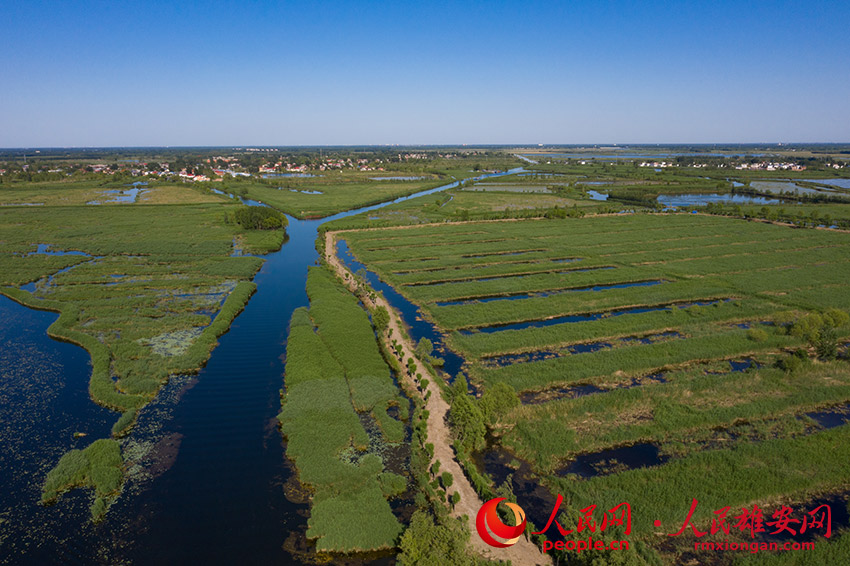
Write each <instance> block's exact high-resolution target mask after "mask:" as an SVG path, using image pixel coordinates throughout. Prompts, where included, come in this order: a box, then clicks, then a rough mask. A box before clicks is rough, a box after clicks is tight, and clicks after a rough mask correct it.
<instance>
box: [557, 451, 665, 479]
mask: <svg viewBox="0 0 850 566" xmlns="http://www.w3.org/2000/svg"><path fill="white" fill-rule="evenodd" d="M667 459H668V458H667V456H662V455H661V454H660V453H659V449H658V446H657V445H656V444H653V443H650V442H644V443H640V444H632V445H631V446H622V447H620V448H609V449H608V450H601V451H599V452H592V453H590V454H579V455H578V456H576V457H575V459H574V460H573V461H572V462H570V463H569V464H567V465H566V466H564V467H563V468H561V469H560V470H558V471H557V472H556V474H557V475H559V476H565V475H567V474H575V475H577V476H579V477H581V478H592V477H596V476H601V475H608V474H613V473H618V472H622V471H626V470H635V469H638V468H648V467H650V466H659V465H661V464H663V463H665V462H666V461H667Z"/></svg>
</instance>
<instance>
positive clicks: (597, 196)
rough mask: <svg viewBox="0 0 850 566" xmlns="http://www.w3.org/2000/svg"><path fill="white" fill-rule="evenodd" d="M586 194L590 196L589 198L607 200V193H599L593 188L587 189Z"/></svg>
mask: <svg viewBox="0 0 850 566" xmlns="http://www.w3.org/2000/svg"><path fill="white" fill-rule="evenodd" d="M587 196H588V197H590V200H608V193H600V192H599V191H594V190H593V189H591V190H589V191H587Z"/></svg>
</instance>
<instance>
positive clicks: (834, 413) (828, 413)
mask: <svg viewBox="0 0 850 566" xmlns="http://www.w3.org/2000/svg"><path fill="white" fill-rule="evenodd" d="M806 416H807V417H809V418H811V419H813V420H814V421H815V422H816V423H818V424H819V425H820V426H822V427H823V428H835V427H837V426H841V425H845V424H847V423H850V404H848V403H845V404H844V405H839V406H837V407H834V408H832V409H827V410H824V411H817V412H813V413H806Z"/></svg>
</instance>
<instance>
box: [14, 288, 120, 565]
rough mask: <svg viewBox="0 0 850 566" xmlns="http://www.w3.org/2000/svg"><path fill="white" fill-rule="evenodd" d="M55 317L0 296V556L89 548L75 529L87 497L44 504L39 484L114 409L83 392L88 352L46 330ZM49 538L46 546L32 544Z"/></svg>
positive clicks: (49, 556) (100, 431) (45, 558)
mask: <svg viewBox="0 0 850 566" xmlns="http://www.w3.org/2000/svg"><path fill="white" fill-rule="evenodd" d="M57 318H59V315H58V314H56V313H52V312H46V311H36V310H32V309H29V308H26V307H24V306H21V305H19V304H18V303H16V302H14V301H12V300H11V299H8V298H7V297H5V296H2V295H0V320H2V324H0V470H2V474H0V478H2V481H0V520H2V525H0V562H8V563H12V564H14V563H19V562H24V563H31V564H37V563H51V562H61V561H64V559H65V558H71V557H74V556H78V555H82V554H84V553H86V552H87V548H86V547H85V543H84V542H83V541H79V540H77V538H76V533H75V529H76V528H78V518H79V517H86V516H88V506H89V504H90V501H89V500H88V497H87V496H83V495H82V494H73V495H72V496H71V497H67V498H63V499H61V500H60V501H59V503H58V504H57V505H55V506H53V507H50V508H45V507H42V506H40V505H38V501H39V500H40V499H41V484H42V482H43V481H44V477H45V474H47V472H48V471H49V470H50V469H51V468H52V467H53V465H54V464H55V463H56V462H57V461H58V460H59V458H60V457H61V456H62V454H63V453H64V452H66V451H67V450H69V449H71V448H85V447H86V446H88V445H89V444H90V443H91V442H93V441H94V440H96V439H98V438H103V437H106V436H108V435H109V433H110V429H111V428H112V424H113V422H114V421H115V420H116V419H117V415H116V414H115V413H113V412H112V411H109V410H107V409H103V408H101V407H99V406H97V405H95V404H94V403H92V402H91V399H90V398H89V394H88V382H89V375H90V372H91V366H90V364H89V355H88V353H87V352H86V351H85V350H83V349H82V348H79V347H77V346H74V345H72V344H68V343H65V342H57V341H55V340H51V339H50V338H49V337H48V336H47V328H48V327H49V326H50V325H51V324H52V323H53V322H54V321H55V320H56V319H57ZM74 433H78V435H77V436H76V437H75V434H74ZM79 433H82V434H85V436H81V435H79ZM48 525H49V526H50V528H49V529H46V528H45V527H46V526H48ZM48 537H49V538H50V543H51V544H50V546H51V548H50V550H46V551H40V550H38V549H37V546H38V545H39V544H42V543H43V542H44V539H45V538H48ZM27 551H30V552H29V553H27ZM54 552H60V553H61V554H60V555H59V556H54V555H53V554H54ZM24 553H27V555H26V559H22V554H24Z"/></svg>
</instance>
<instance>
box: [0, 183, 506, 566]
mask: <svg viewBox="0 0 850 566" xmlns="http://www.w3.org/2000/svg"><path fill="white" fill-rule="evenodd" d="M517 171H521V169H518V170H513V171H511V172H517ZM456 185H457V183H451V184H449V185H446V186H444V187H437V188H434V189H430V190H427V191H422V192H421V193H417V194H414V195H411V196H408V197H401V198H398V199H395V200H394V201H391V202H387V203H383V204H377V205H373V206H369V207H365V208H362V209H358V210H355V211H350V212H346V213H342V214H338V215H336V216H332V217H330V218H327V219H324V220H297V219H295V218H289V226H288V228H287V233H288V236H289V237H288V239H287V241H286V243H285V244H284V246H283V248H282V249H281V250H280V251H278V252H275V253H271V254H268V255H267V256H265V259H266V262H265V263H264V265H263V267H262V269H261V270H260V272H259V273H258V274H257V276H256V277H255V279H254V281H255V282H256V283H257V286H258V288H257V293H256V294H255V295H254V296H253V297H252V298H251V300H250V301H249V303H248V305H247V306H246V308H245V310H244V311H243V312H242V313H241V314H240V315H239V316H238V317H237V318H236V320H235V321H234V322H233V325H232V326H231V328H230V330H229V332H228V333H227V334H225V335H223V336H222V337H221V338H220V339H219V346H218V347H217V348H216V349H215V351H214V352H213V355H212V356H211V358H210V360H209V362H208V364H207V365H206V367H205V368H204V369H203V370H201V372H200V373H199V374H198V375H197V377H196V378H191V379H189V378H185V377H175V378H173V379H172V382H171V383H170V384H169V385H166V386H165V387H164V388H163V390H162V391H160V393H159V395H158V396H157V400H156V401H154V402H153V403H151V404H150V405H148V406H147V407H145V409H143V410H142V411H141V412H140V415H139V424H138V425H137V426H136V428H135V429H134V431H133V433H132V434H131V435H130V437H129V438H128V439H126V440H124V441H123V443H124V448H125V457H128V456H127V454H128V451H130V452H132V454H136V453H137V452H138V453H140V454H141V456H139V458H138V460H139V462H140V464H139V465H138V466H133V467H132V469H131V473H130V474H129V476H128V478H129V479H128V481H127V483H126V484H125V488H124V494H123V495H122V496H121V497H119V499H118V500H117V502H116V503H115V504H114V505H113V507H112V508H111V509H110V511H109V513H108V514H107V516H106V519H105V521H104V522H103V523H101V524H99V525H92V524H91V523H90V522H89V510H88V506H89V504H90V493H89V492H86V491H82V490H76V491H73V492H71V493H69V494H66V495H65V496H63V497H62V498H61V499H60V501H59V503H58V504H57V505H56V506H55V507H51V508H43V507H41V506H39V505H38V503H37V502H38V500H39V497H40V484H41V483H42V481H43V479H44V475H45V474H46V473H47V471H48V470H50V469H51V468H52V467H53V466H54V465H55V464H56V462H57V461H58V459H59V457H60V456H61V454H62V453H64V452H65V451H66V450H67V449H68V448H71V447H76V446H80V447H83V446H86V445H87V444H88V443H89V442H91V441H93V440H95V439H97V438H104V437H108V436H109V431H110V428H111V426H112V424H113V423H114V422H115V421H116V420H117V418H118V414H117V413H114V412H111V411H106V410H105V409H101V408H99V407H98V406H96V405H95V404H94V403H92V402H91V400H90V399H89V397H88V379H89V375H90V371H91V369H90V365H89V356H88V354H87V352H85V350H83V349H81V348H78V347H76V346H73V345H70V344H64V343H59V342H55V341H53V340H50V339H49V338H47V336H46V334H45V331H46V328H47V326H48V325H49V324H50V323H51V322H52V321H53V320H55V319H56V317H57V315H56V314H52V313H43V312H39V311H35V310H32V309H26V308H23V307H20V306H19V305H16V304H15V303H13V302H12V301H9V300H8V299H5V298H0V313H2V321H3V324H2V325H0V360H2V361H3V364H2V366H0V371H2V372H3V373H2V375H3V376H4V380H3V381H2V382H0V416H2V420H0V430H2V434H3V435H4V440H6V439H8V440H9V442H5V441H4V442H3V444H2V445H0V449H2V453H3V456H2V460H0V478H2V479H3V481H2V482H0V502H2V505H0V519H3V521H2V524H0V529H2V530H1V531H0V533H2V534H1V535H0V536H1V537H2V538H0V563H10V564H33V565H38V566H41V565H50V564H116V563H135V564H199V563H205V564H216V565H217V564H221V565H231V564H281V565H284V564H303V563H305V561H308V562H309V561H314V560H315V556H313V557H312V558H310V548H309V545H306V544H305V539H304V532H305V530H306V517H307V513H308V505H307V501H306V500H305V499H304V497H303V496H302V495H300V494H299V487H298V486H299V484H298V482H297V479H296V478H295V475H294V474H293V471H292V469H291V468H290V466H289V463H288V461H287V459H286V457H285V452H284V443H283V440H282V438H281V435H280V432H279V431H278V428H277V421H276V418H275V417H276V415H277V413H278V412H279V410H280V399H279V391H280V389H281V387H282V385H283V373H284V355H285V351H286V337H287V334H288V322H289V319H290V317H291V315H292V311H293V310H294V309H295V308H297V307H300V306H306V305H307V304H308V300H307V294H306V291H305V284H306V279H307V268H308V267H309V266H310V265H314V264H316V263H317V261H318V253H317V251H316V249H315V247H314V246H315V240H316V237H317V233H318V227H319V225H320V224H321V223H323V222H325V221H329V220H334V219H337V218H341V217H344V216H349V215H352V214H357V213H360V212H367V211H370V210H375V209H378V208H382V207H383V206H387V205H388V204H391V203H394V202H401V201H404V200H407V199H410V198H416V197H418V196H422V195H423V194H432V193H435V192H438V191H440V190H445V189H448V188H452V187H454V186H456ZM244 202H245V203H246V204H249V205H262V203H259V202H255V201H251V200H248V199H245V201H244ZM95 259H96V258H95ZM405 316H406V317H407V316H408V314H407V313H405ZM409 322H412V323H415V321H412V320H411V321H409ZM414 326H415V324H414ZM414 337H416V334H414ZM438 355H441V356H443V357H446V358H447V360H446V361H447V369H448V368H449V367H458V368H459V366H460V363H458V362H457V361H455V360H453V359H452V358H451V356H450V355H448V354H447V353H446V354H444V353H442V352H438ZM461 362H462V360H461ZM21 364H23V365H21ZM7 373H8V374H9V375H11V376H12V377H7ZM28 380H29V381H28ZM75 431H76V432H86V433H88V436H85V437H82V439H79V438H78V439H76V440H75V439H74V438H73V432H75ZM14 446H20V449H19V450H20V453H19V454H18V453H15V451H13V450H10V447H14ZM16 450H17V449H16ZM130 463H131V465H133V464H134V461H133V460H132V459H130ZM136 468H141V470H137V469H136ZM287 494H288V495H287ZM305 553H306V554H305ZM387 560H388V558H383V559H379V560H378V561H377V562H376V561H374V560H372V561H371V562H372V563H381V562H386V561H387Z"/></svg>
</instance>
